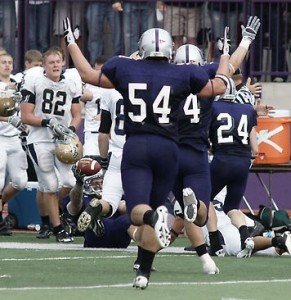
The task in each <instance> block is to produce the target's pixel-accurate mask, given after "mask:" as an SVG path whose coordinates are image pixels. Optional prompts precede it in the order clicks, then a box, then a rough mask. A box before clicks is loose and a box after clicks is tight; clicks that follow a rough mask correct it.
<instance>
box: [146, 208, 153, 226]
mask: <svg viewBox="0 0 291 300" xmlns="http://www.w3.org/2000/svg"><path fill="white" fill-rule="evenodd" d="M154 213H155V212H154V211H153V210H148V211H146V212H145V213H144V215H143V223H144V224H146V225H150V226H151V227H154Z"/></svg>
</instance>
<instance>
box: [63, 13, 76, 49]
mask: <svg viewBox="0 0 291 300" xmlns="http://www.w3.org/2000/svg"><path fill="white" fill-rule="evenodd" d="M63 26H64V38H65V41H66V44H67V46H70V45H72V44H76V38H75V36H74V33H73V31H72V28H71V23H70V19H69V18H65V19H64V20H63ZM75 30H76V29H75Z"/></svg>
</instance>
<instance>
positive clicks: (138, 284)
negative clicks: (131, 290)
mask: <svg viewBox="0 0 291 300" xmlns="http://www.w3.org/2000/svg"><path fill="white" fill-rule="evenodd" d="M149 277H150V275H149V274H145V273H143V272H141V271H139V270H138V271H137V272H136V277H135V279H134V281H133V285H132V286H133V287H135V288H137V289H141V290H144V289H146V288H147V286H148V284H149Z"/></svg>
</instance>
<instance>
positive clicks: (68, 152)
mask: <svg viewBox="0 0 291 300" xmlns="http://www.w3.org/2000/svg"><path fill="white" fill-rule="evenodd" d="M55 154H56V157H57V158H58V160H60V161H61V162H63V163H64V164H74V163H76V162H77V161H78V160H79V159H80V158H81V157H82V154H83V145H82V144H81V142H80V140H79V138H78V136H77V135H76V134H74V135H73V136H69V135H65V136H63V137H62V138H56V140H55Z"/></svg>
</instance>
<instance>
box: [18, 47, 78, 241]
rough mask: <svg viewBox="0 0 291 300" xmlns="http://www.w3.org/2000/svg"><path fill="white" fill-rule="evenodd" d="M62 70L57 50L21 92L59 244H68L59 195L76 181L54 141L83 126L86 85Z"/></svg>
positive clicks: (28, 77)
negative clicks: (83, 92) (58, 155)
mask: <svg viewBox="0 0 291 300" xmlns="http://www.w3.org/2000/svg"><path fill="white" fill-rule="evenodd" d="M62 66H63V56H62V54H61V53H60V51H59V50H58V49H57V48H56V47H53V48H51V49H49V50H48V51H47V52H45V53H44V54H43V69H44V72H42V73H41V74H40V73H39V72H38V73H37V74H34V72H31V73H29V74H26V76H25V77H24V82H23V85H22V88H21V93H22V96H23V102H22V103H21V118H22V121H23V123H24V124H28V125H30V132H29V135H28V138H27V142H28V149H29V153H30V156H31V158H32V160H33V164H34V167H35V171H36V174H37V178H38V183H39V190H40V192H42V197H43V202H44V203H45V205H46V209H47V212H48V215H49V219H50V222H51V223H52V226H53V233H54V235H55V236H56V240H57V241H58V242H65V243H66V242H72V241H73V238H72V237H71V236H70V235H69V234H68V232H66V231H65V230H64V228H63V226H62V225H61V222H60V217H59V205H58V197H57V192H58V190H59V185H61V186H62V187H63V188H65V189H66V190H67V191H69V190H70V189H71V188H72V187H73V186H74V183H75V180H74V176H73V173H72V171H71V165H70V164H65V163H63V162H61V161H60V160H59V159H58V158H57V156H56V153H55V147H56V146H55V143H54V140H55V139H56V138H58V137H60V136H63V137H64V136H65V134H64V132H63V131H62V130H61V128H66V132H68V131H70V132H74V131H75V130H76V129H77V128H78V127H79V125H80V122H81V106H80V102H79V101H80V97H81V94H82V83H81V80H79V82H77V81H76V80H73V79H72V78H70V77H69V78H67V77H66V76H65V75H63V74H62ZM59 124H61V126H60V125H59ZM68 128H69V130H68ZM64 155H67V156H68V159H72V155H73V153H72V152H70V151H68V152H67V153H65V154H64ZM56 170H57V171H58V173H59V177H58V176H57V173H56ZM59 178H60V180H59Z"/></svg>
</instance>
